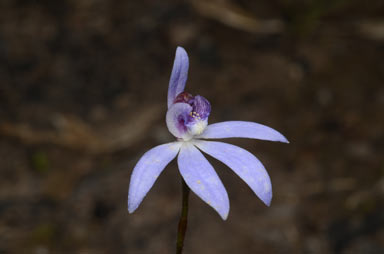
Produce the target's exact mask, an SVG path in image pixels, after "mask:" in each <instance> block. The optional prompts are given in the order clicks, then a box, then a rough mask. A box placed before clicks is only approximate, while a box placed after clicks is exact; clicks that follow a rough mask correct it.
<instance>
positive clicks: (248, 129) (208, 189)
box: [128, 47, 288, 220]
mask: <svg viewBox="0 0 384 254" xmlns="http://www.w3.org/2000/svg"><path fill="white" fill-rule="evenodd" d="M188 67H189V60H188V55H187V52H185V50H184V49H183V48H181V47H178V48H177V50H176V57H175V61H174V64H173V70H172V74H171V79H170V81H169V89H168V111H167V115H166V123H167V127H168V129H169V131H170V132H171V133H172V135H174V136H175V137H176V141H175V142H171V143H167V144H163V145H159V146H156V147H154V148H152V149H151V150H149V151H148V152H146V153H145V154H144V155H143V156H142V157H141V159H140V160H139V162H138V163H137V164H136V166H135V168H134V169H133V172H132V176H131V182H130V185H129V193H128V211H129V212H130V213H132V212H134V211H135V210H136V209H137V207H138V206H139V205H140V203H141V201H142V200H143V198H144V197H145V195H146V194H147V193H148V191H149V190H150V189H151V187H152V186H153V184H154V183H155V181H156V179H157V178H158V176H159V175H160V174H161V172H162V171H163V170H164V168H165V167H166V166H167V165H168V163H170V162H171V161H172V160H173V159H174V158H176V156H177V163H178V166H179V171H180V174H181V175H182V177H183V179H184V181H185V182H186V184H187V185H188V187H189V188H190V189H191V190H192V191H193V192H194V193H195V194H196V195H197V196H199V197H200V198H201V199H202V200H204V202H206V203H207V204H208V205H210V206H211V207H213V208H214V209H215V210H216V211H217V212H218V213H219V214H220V216H221V217H222V218H223V220H225V219H226V218H227V216H228V212H229V199H228V194H227V191H226V190H225V187H224V185H223V183H222V182H221V180H220V178H219V177H218V175H217V174H216V172H215V170H214V168H213V167H212V166H211V164H210V163H209V162H208V160H207V159H206V158H205V157H204V155H203V154H202V153H201V151H202V152H204V153H207V154H209V155H210V156H212V157H213V158H215V159H217V160H219V161H221V162H223V163H224V164H225V165H227V166H228V167H229V168H231V169H232V170H233V171H234V172H235V173H236V174H237V175H238V176H239V177H240V178H241V179H242V180H243V181H244V182H245V183H247V184H248V186H249V187H250V188H251V189H252V191H253V192H254V193H255V194H256V195H257V196H258V197H259V198H260V199H261V200H262V201H263V202H264V204H266V205H267V206H269V205H270V203H271V199H272V185H271V180H270V178H269V175H268V173H267V171H266V170H265V168H264V166H263V164H262V163H261V162H260V161H259V160H258V159H257V158H256V157H255V156H254V155H252V154H251V153H249V152H248V151H246V150H244V149H242V148H240V147H237V146H234V145H230V144H226V143H223V142H217V141H208V140H206V139H222V138H254V139H262V140H269V141H280V142H285V143H288V141H287V139H286V138H285V137H284V136H283V135H281V134H280V133H279V132H277V131H276V130H274V129H272V128H270V127H267V126H265V125H261V124H258V123H254V122H243V121H228V122H221V123H215V124H211V125H208V117H209V114H210V112H211V106H210V104H209V102H208V100H207V99H205V98H204V97H202V96H200V95H196V96H192V95H191V94H189V93H187V92H184V88H185V83H186V81H187V78H188Z"/></svg>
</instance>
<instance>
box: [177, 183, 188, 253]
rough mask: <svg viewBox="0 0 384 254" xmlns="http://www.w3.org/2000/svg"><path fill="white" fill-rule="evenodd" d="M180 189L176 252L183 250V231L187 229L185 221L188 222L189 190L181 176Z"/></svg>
mask: <svg viewBox="0 0 384 254" xmlns="http://www.w3.org/2000/svg"><path fill="white" fill-rule="evenodd" d="M181 189H182V203H181V216H180V220H179V227H178V230H177V242H176V254H181V253H182V252H183V245H184V238H185V232H186V231H187V223H188V197H189V191H190V190H189V187H188V186H187V184H186V183H185V181H184V179H183V178H181Z"/></svg>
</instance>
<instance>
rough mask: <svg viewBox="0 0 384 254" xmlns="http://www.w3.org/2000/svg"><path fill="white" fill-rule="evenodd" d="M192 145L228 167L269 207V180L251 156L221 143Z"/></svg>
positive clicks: (196, 143) (236, 147) (242, 150)
mask: <svg viewBox="0 0 384 254" xmlns="http://www.w3.org/2000/svg"><path fill="white" fill-rule="evenodd" d="M194 144H195V145H196V146H197V147H198V148H199V149H201V150H202V151H203V152H205V153H207V154H209V155H211V156H212V157H213V158H215V159H217V160H219V161H221V162H223V163H224V164H225V165H227V166H228V167H230V168H231V169H232V170H233V171H234V172H235V173H236V174H237V175H238V176H240V178H241V179H243V181H244V182H246V183H247V184H248V186H249V187H251V189H252V190H253V192H254V193H255V194H256V195H257V196H258V197H259V198H260V199H261V200H262V201H263V202H264V203H265V204H266V205H267V206H269V205H270V203H271V199H272V185H271V180H270V178H269V176H268V173H267V171H266V170H265V168H264V166H263V164H261V162H260V161H259V160H258V159H257V158H256V157H255V156H254V155H253V154H251V153H250V152H248V151H247V150H244V149H242V148H240V147H238V146H234V145H230V144H226V143H223V142H214V141H203V140H195V141H194Z"/></svg>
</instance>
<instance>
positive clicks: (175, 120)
mask: <svg viewBox="0 0 384 254" xmlns="http://www.w3.org/2000/svg"><path fill="white" fill-rule="evenodd" d="M191 111H192V106H191V105H189V104H188V103H183V102H180V103H175V104H173V105H172V106H171V107H170V108H169V109H168V111H167V115H166V117H165V121H166V123H167V127H168V130H169V132H170V133H171V134H172V135H173V136H175V137H177V138H186V137H187V136H189V134H188V132H187V127H186V126H185V123H186V122H187V121H188V118H189V117H190V115H189V113H190V112H191Z"/></svg>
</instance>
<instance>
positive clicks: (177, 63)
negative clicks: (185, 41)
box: [168, 47, 189, 108]
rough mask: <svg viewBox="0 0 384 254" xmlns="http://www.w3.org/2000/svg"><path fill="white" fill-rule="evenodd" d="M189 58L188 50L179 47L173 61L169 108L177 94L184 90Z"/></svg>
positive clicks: (169, 88)
mask: <svg viewBox="0 0 384 254" xmlns="http://www.w3.org/2000/svg"><path fill="white" fill-rule="evenodd" d="M188 68H189V59H188V54H187V52H186V51H185V50H184V49H183V48H182V47H177V49H176V56H175V60H174V62H173V68H172V74H171V78H170V80H169V87H168V108H169V107H170V106H171V105H172V103H173V100H174V99H175V98H176V96H177V95H178V94H179V93H181V92H183V91H184V88H185V82H187V79H188Z"/></svg>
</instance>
